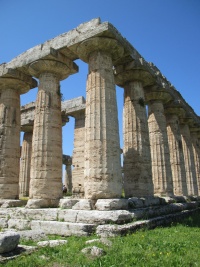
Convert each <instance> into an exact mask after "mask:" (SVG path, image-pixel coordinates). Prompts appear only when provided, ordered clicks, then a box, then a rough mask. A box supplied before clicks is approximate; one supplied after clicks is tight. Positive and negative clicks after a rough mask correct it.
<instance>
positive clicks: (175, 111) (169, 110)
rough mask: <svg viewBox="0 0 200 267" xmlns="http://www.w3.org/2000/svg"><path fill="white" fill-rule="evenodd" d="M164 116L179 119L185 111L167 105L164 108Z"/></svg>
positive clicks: (183, 115)
mask: <svg viewBox="0 0 200 267" xmlns="http://www.w3.org/2000/svg"><path fill="white" fill-rule="evenodd" d="M164 109H165V114H166V115H177V116H178V117H179V118H184V117H185V113H186V112H185V110H184V109H183V108H182V107H175V106H171V105H167V106H165V107H164Z"/></svg>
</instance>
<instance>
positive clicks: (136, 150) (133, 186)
mask: <svg viewBox="0 0 200 267" xmlns="http://www.w3.org/2000/svg"><path fill="white" fill-rule="evenodd" d="M135 68H136V66H135V61H133V62H130V63H128V64H125V65H119V66H117V67H116V68H115V74H116V75H115V81H116V84H117V85H118V86H121V87H123V88H124V110H123V139H124V147H123V155H124V163H123V171H124V191H125V196H126V197H132V196H137V197H140V196H150V195H153V181H152V170H151V155H150V143H149V131H148V124H147V114H146V105H145V99H144V89H143V85H144V86H146V85H149V84H150V83H151V82H152V80H153V79H152V76H151V75H150V73H148V72H147V71H145V70H142V69H139V70H138V69H135Z"/></svg>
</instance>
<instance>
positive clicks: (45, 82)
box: [27, 50, 77, 208]
mask: <svg viewBox="0 0 200 267" xmlns="http://www.w3.org/2000/svg"><path fill="white" fill-rule="evenodd" d="M50 53H51V50H50ZM51 57H55V58H54V60H53V59H40V60H38V61H35V62H33V63H31V64H30V66H29V72H30V73H32V75H33V76H35V77H37V78H39V87H38V95H37V100H36V106H35V121H34V129H33V142H32V143H33V146H32V158H31V180H30V195H29V201H28V203H27V207H28V208H40V207H57V205H58V203H59V199H60V198H62V119H61V93H60V85H59V81H60V80H63V79H65V78H66V77H68V76H69V75H70V74H72V73H75V72H77V67H76V65H75V64H74V63H73V62H72V61H71V60H69V59H68V58H66V57H65V56H64V55H62V54H60V53H58V52H57V53H56V54H55V53H53V54H51Z"/></svg>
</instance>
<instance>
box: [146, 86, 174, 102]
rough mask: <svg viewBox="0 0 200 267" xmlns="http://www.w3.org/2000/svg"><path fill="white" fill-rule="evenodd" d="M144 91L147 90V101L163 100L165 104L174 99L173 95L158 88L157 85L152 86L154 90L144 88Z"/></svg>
mask: <svg viewBox="0 0 200 267" xmlns="http://www.w3.org/2000/svg"><path fill="white" fill-rule="evenodd" d="M144 91H145V100H146V102H150V101H162V102H163V104H166V103H168V102H169V101H170V100H172V96H171V94H170V93H169V92H167V91H164V90H161V89H158V88H156V87H152V90H144Z"/></svg>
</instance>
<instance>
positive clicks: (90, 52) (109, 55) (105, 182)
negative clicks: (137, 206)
mask: <svg viewBox="0 0 200 267" xmlns="http://www.w3.org/2000/svg"><path fill="white" fill-rule="evenodd" d="M118 52H120V53H118ZM121 52H123V49H121V46H120V45H119V44H118V43H117V41H116V40H113V39H111V38H102V37H99V38H98V37H97V38H91V39H89V40H87V41H86V42H83V43H82V45H81V46H80V47H79V49H78V53H79V54H80V56H81V57H82V58H83V59H84V60H85V61H86V62H89V74H88V79H87V90H86V111H85V112H86V114H85V115H86V117H85V173H84V176H85V183H84V187H85V198H89V199H99V198H118V197H121V193H122V172H121V163H120V144H119V128H118V117H117V103H116V91H115V83H114V74H113V70H112V67H113V61H112V59H113V58H114V56H116V53H117V56H119V54H121Z"/></svg>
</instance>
